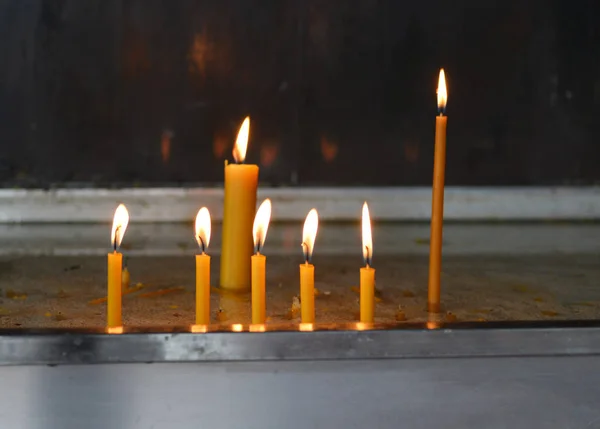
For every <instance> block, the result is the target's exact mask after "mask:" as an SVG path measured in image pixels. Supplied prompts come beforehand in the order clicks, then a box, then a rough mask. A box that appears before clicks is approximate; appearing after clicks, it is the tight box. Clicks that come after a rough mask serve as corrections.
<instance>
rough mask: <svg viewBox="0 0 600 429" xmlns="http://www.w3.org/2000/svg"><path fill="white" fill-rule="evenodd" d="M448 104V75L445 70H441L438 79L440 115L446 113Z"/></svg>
mask: <svg viewBox="0 0 600 429" xmlns="http://www.w3.org/2000/svg"><path fill="white" fill-rule="evenodd" d="M447 103H448V90H447V89H446V74H445V73H444V69H440V77H439V79H438V88H437V104H438V112H439V113H440V115H444V113H446V104H447Z"/></svg>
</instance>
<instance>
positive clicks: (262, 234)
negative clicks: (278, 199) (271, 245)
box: [252, 198, 271, 253]
mask: <svg viewBox="0 0 600 429" xmlns="http://www.w3.org/2000/svg"><path fill="white" fill-rule="evenodd" d="M270 220H271V200H270V199H268V198H267V199H266V200H264V201H263V202H262V204H261V205H260V207H259V208H258V211H257V212H256V216H255V217H254V226H253V227H252V235H253V236H254V251H255V252H256V253H260V251H261V249H262V248H263V246H264V244H265V239H266V238H267V230H268V229H269V221H270Z"/></svg>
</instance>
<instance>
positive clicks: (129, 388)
mask: <svg viewBox="0 0 600 429" xmlns="http://www.w3.org/2000/svg"><path fill="white" fill-rule="evenodd" d="M0 380H2V389H0V427H2V428H3V429H4V428H6V429H81V428H86V429H106V428H118V429H197V428H211V429H221V428H224V429H229V428H231V429H238V428H250V429H253V428H261V429H270V428H273V429H281V428H286V429H308V428H310V429H313V428H344V429H349V428H357V429H359V428H360V429H364V428H380V429H388V428H390V429H391V428H394V429H395V428H399V427H408V428H412V429H431V428H435V427H440V428H444V429H468V428H486V429H503V428H511V429H521V428H523V429H524V428H531V429H539V428H561V429H567V428H592V429H594V428H598V427H600V407H598V398H600V387H599V386H600V359H598V358H597V357H544V358H527V357H519V358H515V357H508V358H466V359H403V360H395V359H394V360H366V361H365V360H357V361H301V362H300V361H295V362H281V361H280V362H228V363H227V362H219V363H203V364H199V363H182V364H155V365H146V364H131V365H84V366H68V365H67V366H58V367H49V366H20V367H0Z"/></svg>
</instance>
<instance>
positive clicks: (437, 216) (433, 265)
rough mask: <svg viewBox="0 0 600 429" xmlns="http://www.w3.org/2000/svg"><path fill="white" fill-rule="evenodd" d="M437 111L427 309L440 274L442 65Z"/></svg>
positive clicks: (432, 308)
mask: <svg viewBox="0 0 600 429" xmlns="http://www.w3.org/2000/svg"><path fill="white" fill-rule="evenodd" d="M437 98H438V109H439V111H440V115H439V116H437V117H436V118H435V155H434V160H433V195H432V202H431V237H430V241H429V288H428V297H427V309H428V310H429V312H430V313H439V312H440V277H441V271H442V235H443V234H442V228H443V223H444V177H445V170H446V124H447V122H448V118H447V117H446V116H444V111H445V109H446V102H447V100H448V94H447V91H446V78H445V76H444V69H442V70H440V77H439V83H438V90H437Z"/></svg>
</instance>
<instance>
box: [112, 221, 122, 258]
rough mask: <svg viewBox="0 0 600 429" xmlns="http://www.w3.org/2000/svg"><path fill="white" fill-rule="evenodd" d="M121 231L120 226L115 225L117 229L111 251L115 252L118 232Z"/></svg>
mask: <svg viewBox="0 0 600 429" xmlns="http://www.w3.org/2000/svg"><path fill="white" fill-rule="evenodd" d="M120 229H121V225H117V227H116V228H115V238H114V240H113V250H114V251H115V252H116V251H117V241H119V240H118V238H119V231H120Z"/></svg>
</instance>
